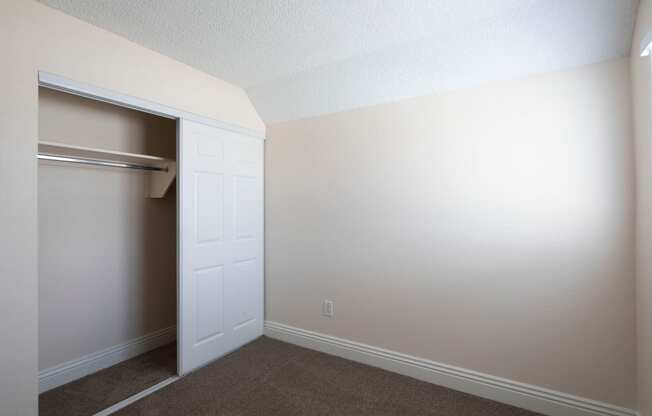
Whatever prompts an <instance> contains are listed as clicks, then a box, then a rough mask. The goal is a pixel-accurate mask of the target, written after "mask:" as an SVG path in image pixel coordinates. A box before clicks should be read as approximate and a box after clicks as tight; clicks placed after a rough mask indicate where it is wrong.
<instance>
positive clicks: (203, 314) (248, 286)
mask: <svg viewBox="0 0 652 416" xmlns="http://www.w3.org/2000/svg"><path fill="white" fill-rule="evenodd" d="M179 128H180V132H179V175H180V180H179V182H178V183H179V186H180V188H179V225H180V227H179V241H180V247H179V249H180V253H179V261H180V265H179V270H180V277H179V279H180V281H179V324H180V330H179V336H180V339H179V347H180V352H179V358H180V359H179V372H180V374H185V373H187V372H189V371H192V370H194V369H196V368H198V367H201V366H202V365H204V364H206V363H208V362H210V361H212V360H214V359H216V358H219V357H221V356H222V355H224V354H226V353H228V352H230V351H232V350H234V349H236V348H238V347H240V346H242V345H243V344H245V343H247V342H249V341H251V340H253V339H255V338H256V337H258V336H260V335H262V333H263V142H262V141H261V140H259V139H254V138H250V137H247V136H244V135H241V134H238V133H234V132H231V131H228V130H222V129H219V128H216V127H210V126H207V125H204V124H200V123H196V122H191V121H187V120H180V126H179Z"/></svg>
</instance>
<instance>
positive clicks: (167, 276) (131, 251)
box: [38, 88, 176, 370]
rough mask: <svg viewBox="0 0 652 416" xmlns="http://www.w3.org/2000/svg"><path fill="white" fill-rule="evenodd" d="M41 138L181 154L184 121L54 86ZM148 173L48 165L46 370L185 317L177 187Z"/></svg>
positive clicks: (41, 173)
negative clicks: (159, 183) (153, 192)
mask: <svg viewBox="0 0 652 416" xmlns="http://www.w3.org/2000/svg"><path fill="white" fill-rule="evenodd" d="M39 138H40V140H45V141H56V142H63V143H67V144H74V145H79V146H87V147H97V148H102V149H110V150H119V151H124V152H132V153H144V154H150V155H156V156H163V157H167V158H171V159H174V158H175V154H176V122H175V121H174V120H169V119H165V118H161V117H156V116H153V115H149V114H146V113H142V112H138V111H133V110H129V109H125V108H121V107H117V106H114V105H110V104H105V103H101V102H98V101H93V100H89V99H85V98H80V97H77V96H74V95H70V94H65V93H61V92H57V91H52V90H48V89H45V88H40V89H39ZM148 181H149V175H148V174H146V173H143V172H139V171H133V170H127V169H115V168H104V167H92V166H83V165H73V164H67V163H59V162H48V161H41V162H39V169H38V215H39V369H41V370H42V369H45V368H49V367H52V366H55V365H58V364H61V363H63V362H66V361H70V360H73V359H77V358H79V357H81V356H84V355H86V354H89V353H93V352H96V351H100V350H103V349H105V348H108V347H112V346H115V345H118V344H121V343H124V342H126V341H128V340H131V339H134V338H137V337H139V336H142V335H145V334H148V333H151V332H153V331H156V330H158V329H162V328H166V327H168V326H171V325H174V324H175V322H176V195H175V193H176V190H175V188H174V185H173V186H172V187H171V188H170V189H169V190H168V192H167V194H166V196H165V197H164V198H162V199H151V198H146V195H147V192H148V190H149V188H148Z"/></svg>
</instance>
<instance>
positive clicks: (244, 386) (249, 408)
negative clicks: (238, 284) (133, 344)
mask: <svg viewBox="0 0 652 416" xmlns="http://www.w3.org/2000/svg"><path fill="white" fill-rule="evenodd" d="M115 414H116V415H119V416H136V415H140V416H145V415H148V416H154V415H156V416H168V415H169V416H172V415H174V416H218V415H219V416H254V415H256V416H258V415H260V416H295V415H296V416H298V415H301V416H319V415H324V416H326V415H328V416H364V415H373V416H388V415H401V416H409V415H438V416H470V415H483V416H498V415H500V416H535V413H532V412H528V411H525V410H521V409H518V408H515V407H512V406H507V405H503V404H499V403H496V402H492V401H490V400H485V399H481V398H479V397H475V396H471V395H468V394H464V393H460V392H456V391H453V390H450V389H447V388H444V387H438V386H435V385H432V384H429V383H424V382H421V381H418V380H414V379H411V378H409V377H404V376H401V375H398V374H394V373H390V372H387V371H384V370H380V369H377V368H373V367H368V366H365V365H362V364H358V363H354V362H351V361H348V360H344V359H341V358H337V357H333V356H329V355H326V354H322V353H319V352H315V351H311V350H307V349H304V348H300V347H296V346H293V345H290V344H286V343H283V342H280V341H276V340H272V339H270V338H266V337H262V338H259V339H258V340H256V341H254V342H253V343H251V344H249V345H247V346H245V347H244V348H242V349H240V350H238V351H236V352H235V353H232V354H230V355H228V356H226V357H224V358H222V359H220V360H218V361H216V362H214V363H213V364H210V365H208V366H207V367H205V368H203V369H201V370H198V371H196V372H194V373H192V374H190V375H188V376H186V377H184V378H182V379H181V380H179V381H177V382H175V383H173V384H171V385H169V386H167V387H165V388H163V389H161V390H159V391H158V392H156V393H154V394H152V395H150V396H148V397H146V398H144V399H142V400H140V401H139V402H136V403H134V404H133V405H131V406H129V407H126V408H124V409H122V410H121V411H119V412H117V413H115Z"/></svg>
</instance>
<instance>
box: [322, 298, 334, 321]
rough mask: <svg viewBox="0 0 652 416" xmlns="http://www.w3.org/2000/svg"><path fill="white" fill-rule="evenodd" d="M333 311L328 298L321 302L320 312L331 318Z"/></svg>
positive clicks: (331, 303)
mask: <svg viewBox="0 0 652 416" xmlns="http://www.w3.org/2000/svg"><path fill="white" fill-rule="evenodd" d="M334 313H335V307H334V306H333V301H332V300H328V299H326V300H324V301H323V302H322V304H321V314H322V315H324V316H327V317H329V318H332V317H333V314H334Z"/></svg>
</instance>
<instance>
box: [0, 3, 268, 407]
mask: <svg viewBox="0 0 652 416" xmlns="http://www.w3.org/2000/svg"><path fill="white" fill-rule="evenodd" d="M0 45H1V52H0V53H1V54H2V55H1V56H2V58H1V59H2V65H0V80H2V93H1V94H0V189H2V192H0V207H2V208H1V210H0V230H2V232H0V253H1V254H0V305H2V308H3V310H4V311H9V312H8V313H3V314H2V315H1V316H0V332H1V333H2V334H3V340H2V343H0V357H1V358H0V413H2V414H3V415H4V414H7V415H12V416H23V415H35V414H36V413H37V354H38V340H37V328H38V325H37V290H38V288H37V264H38V263H37V241H38V240H37V202H36V198H37V186H36V182H37V163H36V159H35V154H36V138H37V136H38V130H37V125H38V116H37V112H38V110H37V109H38V94H37V92H38V88H37V71H38V70H45V71H48V72H52V73H56V74H58V75H62V76H64V77H68V78H71V79H74V80H77V81H81V82H86V83H90V84H93V85H96V86H99V87H102V88H106V89H110V90H113V91H117V92H121V93H125V94H129V95H133V96H136V97H140V98H144V99H148V100H151V101H154V102H158V103H160V104H164V105H167V106H170V107H174V108H178V109H180V110H185V111H189V112H193V113H197V114H200V115H204V116H208V117H212V118H215V119H219V120H222V121H226V122H230V123H234V124H238V125H241V126H243V127H247V128H251V129H254V130H257V131H264V129H265V127H264V125H263V123H262V121H261V120H260V118H259V117H258V115H257V113H256V111H255V110H254V108H253V106H252V105H251V103H250V101H249V99H248V97H247V95H246V94H245V92H244V91H243V90H241V89H240V88H237V87H235V86H233V85H230V84H228V83H226V82H224V81H222V80H219V79H216V78H214V77H211V76H208V75H206V74H204V73H201V72H199V71H197V70H194V69H192V68H190V67H188V66H186V65H183V64H181V63H179V62H176V61H173V60H171V59H169V58H166V57H164V56H162V55H160V54H157V53H155V52H152V51H150V50H147V49H145V48H143V47H140V46H138V45H135V44H133V43H131V42H129V41H127V40H125V39H122V38H120V37H118V36H116V35H114V34H111V33H108V32H106V31H103V30H101V29H98V28H96V27H93V26H92V25H89V24H87V23H84V22H81V21H79V20H77V19H74V18H72V17H69V16H66V15H64V14H63V13H60V12H57V11H55V10H52V9H50V8H48V7H46V6H44V5H41V4H38V3H37V2H35V1H31V0H0Z"/></svg>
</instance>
